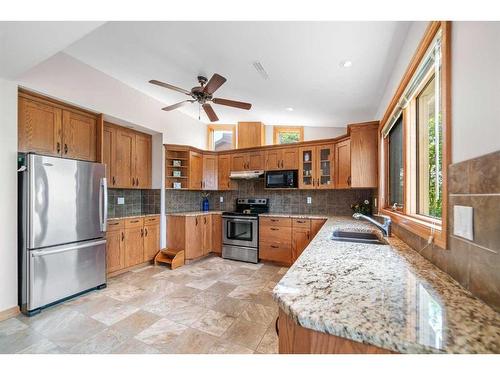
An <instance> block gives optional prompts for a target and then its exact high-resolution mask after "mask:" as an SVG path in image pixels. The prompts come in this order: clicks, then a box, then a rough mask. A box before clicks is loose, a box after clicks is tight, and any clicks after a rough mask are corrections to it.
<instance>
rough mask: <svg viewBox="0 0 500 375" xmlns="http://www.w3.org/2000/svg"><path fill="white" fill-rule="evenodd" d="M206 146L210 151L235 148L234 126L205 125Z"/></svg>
mask: <svg viewBox="0 0 500 375" xmlns="http://www.w3.org/2000/svg"><path fill="white" fill-rule="evenodd" d="M207 146H208V149H209V150H212V151H225V150H232V149H234V148H236V125H219V124H209V125H207Z"/></svg>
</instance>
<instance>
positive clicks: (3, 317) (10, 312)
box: [0, 306, 21, 322]
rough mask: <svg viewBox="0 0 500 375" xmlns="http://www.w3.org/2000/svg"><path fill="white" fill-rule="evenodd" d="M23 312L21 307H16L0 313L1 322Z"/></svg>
mask: <svg viewBox="0 0 500 375" xmlns="http://www.w3.org/2000/svg"><path fill="white" fill-rule="evenodd" d="M20 312H21V311H20V310H19V306H14V307H11V308H10V309H7V310H4V311H0V322H1V321H2V320H7V319H10V318H13V317H15V316H16V315H17V314H19V313H20Z"/></svg>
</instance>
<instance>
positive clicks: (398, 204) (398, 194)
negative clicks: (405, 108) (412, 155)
mask: <svg viewBox="0 0 500 375" xmlns="http://www.w3.org/2000/svg"><path fill="white" fill-rule="evenodd" d="M388 138H389V142H388V144H389V205H390V206H391V207H393V208H394V209H397V210H400V209H402V208H403V204H404V203H403V189H404V168H403V116H399V119H398V120H397V121H396V123H395V124H394V126H393V127H392V129H391V131H390V132H389V137H388Z"/></svg>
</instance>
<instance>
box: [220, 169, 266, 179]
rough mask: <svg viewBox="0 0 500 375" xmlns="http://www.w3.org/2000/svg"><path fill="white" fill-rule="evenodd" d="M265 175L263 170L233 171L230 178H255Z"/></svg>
mask: <svg viewBox="0 0 500 375" xmlns="http://www.w3.org/2000/svg"><path fill="white" fill-rule="evenodd" d="M262 176H264V171H263V170H256V171H238V172H231V173H230V174H229V178H231V179H233V180H253V179H256V178H259V177H262Z"/></svg>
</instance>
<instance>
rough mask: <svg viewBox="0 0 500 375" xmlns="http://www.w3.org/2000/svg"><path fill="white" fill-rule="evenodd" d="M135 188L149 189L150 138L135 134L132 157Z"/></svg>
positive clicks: (147, 135) (146, 135)
mask: <svg viewBox="0 0 500 375" xmlns="http://www.w3.org/2000/svg"><path fill="white" fill-rule="evenodd" d="M134 156H135V157H134V159H133V160H134V168H133V169H134V175H133V176H134V177H135V187H138V188H141V189H151V136H150V135H149V134H139V133H137V134H135V155H134Z"/></svg>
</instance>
